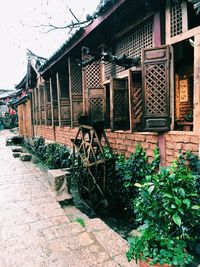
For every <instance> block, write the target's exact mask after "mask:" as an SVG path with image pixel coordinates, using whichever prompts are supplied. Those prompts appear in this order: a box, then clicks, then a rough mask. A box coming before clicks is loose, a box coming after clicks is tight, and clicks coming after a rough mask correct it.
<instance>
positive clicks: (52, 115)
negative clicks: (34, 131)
mask: <svg viewBox="0 0 200 267" xmlns="http://www.w3.org/2000/svg"><path fill="white" fill-rule="evenodd" d="M50 97H51V124H52V126H54V108H53V91H52V79H51V78H50Z"/></svg>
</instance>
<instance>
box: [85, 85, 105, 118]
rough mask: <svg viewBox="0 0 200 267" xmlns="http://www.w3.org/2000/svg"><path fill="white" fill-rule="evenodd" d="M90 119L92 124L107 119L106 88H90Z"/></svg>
mask: <svg viewBox="0 0 200 267" xmlns="http://www.w3.org/2000/svg"><path fill="white" fill-rule="evenodd" d="M88 98H89V117H90V121H91V122H95V121H104V119H105V99H106V97H105V88H104V87H99V88H95V87H94V88H89V90H88Z"/></svg>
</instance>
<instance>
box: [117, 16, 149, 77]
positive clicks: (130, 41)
mask: <svg viewBox="0 0 200 267" xmlns="http://www.w3.org/2000/svg"><path fill="white" fill-rule="evenodd" d="M152 46H153V23H152V21H147V22H146V23H145V24H142V25H138V26H137V27H135V29H134V31H133V32H132V33H131V34H129V35H128V36H126V37H122V38H121V39H119V40H118V41H117V43H116V47H115V55H117V56H121V55H126V56H128V57H138V56H139V57H141V50H142V48H147V47H152ZM122 70H124V68H123V67H120V66H116V72H117V73H118V72H120V71H122Z"/></svg>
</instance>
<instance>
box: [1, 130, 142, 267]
mask: <svg viewBox="0 0 200 267" xmlns="http://www.w3.org/2000/svg"><path fill="white" fill-rule="evenodd" d="M10 136H13V133H11V132H10V131H9V130H3V131H0V267H84V266H86V267H89V266H97V267H116V266H124V267H129V266H130V267H131V266H132V267H136V266H137V265H136V264H135V263H134V262H131V263H128V262H127V259H126V257H125V256H124V254H125V251H126V249H127V242H126V241H125V240H124V239H123V238H122V237H120V236H119V235H118V234H117V233H115V232H114V231H113V230H111V229H110V228H109V227H108V226H107V225H106V224H105V223H104V222H102V221H101V220H100V219H98V218H95V219H89V218H87V216H86V215H84V214H82V213H81V212H79V210H77V209H76V208H75V207H73V206H69V207H65V209H62V208H61V206H60V205H59V203H58V202H56V197H55V194H54V193H53V191H52V190H51V189H50V186H49V184H48V182H47V179H46V173H45V172H44V171H42V170H40V169H39V168H37V167H36V166H35V165H34V164H33V163H32V162H26V161H25V162H24V161H21V160H20V159H19V158H14V157H13V155H12V150H11V147H10V146H5V143H6V142H5V139H6V138H8V137H10ZM77 218H82V220H83V221H84V224H85V225H81V224H80V223H79V222H77V221H76V219H77Z"/></svg>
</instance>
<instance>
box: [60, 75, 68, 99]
mask: <svg viewBox="0 0 200 267" xmlns="http://www.w3.org/2000/svg"><path fill="white" fill-rule="evenodd" d="M67 78H68V76H67V73H66V75H64V74H63V75H59V85H60V98H61V99H66V98H69V81H68V79H67Z"/></svg>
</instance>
